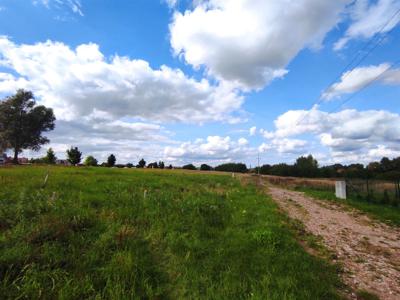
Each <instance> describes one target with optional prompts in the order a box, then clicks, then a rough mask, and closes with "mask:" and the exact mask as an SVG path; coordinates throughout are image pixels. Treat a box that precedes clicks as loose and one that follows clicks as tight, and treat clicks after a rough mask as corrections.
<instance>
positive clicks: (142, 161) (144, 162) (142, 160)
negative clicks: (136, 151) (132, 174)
mask: <svg viewBox="0 0 400 300" xmlns="http://www.w3.org/2000/svg"><path fill="white" fill-rule="evenodd" d="M145 166H146V161H145V160H144V159H143V158H142V159H141V160H140V161H139V163H138V164H137V166H136V167H137V168H144V167H145Z"/></svg>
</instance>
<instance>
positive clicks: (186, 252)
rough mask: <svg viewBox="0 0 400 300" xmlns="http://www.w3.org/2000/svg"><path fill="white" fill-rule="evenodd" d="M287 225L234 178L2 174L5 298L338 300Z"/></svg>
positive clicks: (331, 279) (68, 171) (87, 171)
mask: <svg viewBox="0 0 400 300" xmlns="http://www.w3.org/2000/svg"><path fill="white" fill-rule="evenodd" d="M47 172H49V178H48V182H47V185H46V186H45V187H44V188H42V186H43V181H44V178H45V176H46V174H47ZM145 191H146V192H145ZM284 220H285V218H284V217H283V216H281V215H280V213H279V212H278V209H277V207H276V206H275V204H274V203H273V202H272V201H271V200H270V199H269V198H267V197H266V196H265V195H263V194H260V193H259V192H258V191H257V189H256V188H255V187H254V186H252V185H246V186H243V185H241V184H240V182H239V181H237V180H235V179H232V178H231V177H230V176H221V175H198V174H186V173H183V172H176V171H166V170H163V171H144V170H119V169H106V168H61V167H60V168H58V167H53V168H50V169H48V168H45V167H18V168H8V169H0V298H1V299H17V298H18V299H39V298H42V299H57V298H58V299H247V298H252V299H279V300H280V299H336V298H338V296H337V293H336V290H337V288H338V286H339V285H340V283H339V280H338V277H337V274H336V272H335V269H334V268H333V267H331V266H329V265H328V264H327V263H325V262H324V261H322V260H320V259H317V258H314V257H312V256H310V255H309V254H307V253H306V252H305V251H304V250H303V249H302V248H301V247H300V246H299V245H298V243H297V242H296V241H295V238H294V237H293V235H292V233H291V231H290V230H289V229H288V228H287V225H286V224H285V221H284Z"/></svg>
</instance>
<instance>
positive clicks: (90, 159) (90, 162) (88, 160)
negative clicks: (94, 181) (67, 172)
mask: <svg viewBox="0 0 400 300" xmlns="http://www.w3.org/2000/svg"><path fill="white" fill-rule="evenodd" d="M83 164H84V165H85V166H88V167H96V166H97V164H98V161H97V159H95V158H94V157H93V156H91V155H89V156H88V157H86V158H85V161H84V162H83Z"/></svg>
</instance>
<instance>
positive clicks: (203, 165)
mask: <svg viewBox="0 0 400 300" xmlns="http://www.w3.org/2000/svg"><path fill="white" fill-rule="evenodd" d="M200 170H201V171H211V170H212V167H211V166H209V165H207V164H202V165H201V166H200Z"/></svg>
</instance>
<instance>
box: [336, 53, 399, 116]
mask: <svg viewBox="0 0 400 300" xmlns="http://www.w3.org/2000/svg"><path fill="white" fill-rule="evenodd" d="M399 63H400V60H397V61H396V62H395V63H394V64H392V65H390V66H389V67H387V68H386V69H385V70H384V71H383V72H381V73H380V74H379V75H378V76H376V77H374V78H373V79H372V80H371V81H369V82H368V83H367V84H365V85H364V86H363V87H362V88H361V89H359V90H358V91H356V92H354V93H353V94H352V95H350V96H349V97H348V98H347V99H345V100H344V101H343V102H342V103H341V104H340V105H339V106H337V107H335V108H334V109H332V110H330V111H329V113H332V112H334V111H336V110H337V109H340V108H341V107H342V106H343V105H345V104H346V103H348V102H350V101H351V100H352V99H353V98H354V97H355V96H357V95H358V94H359V93H361V92H362V91H363V90H365V89H366V88H367V87H369V86H371V85H372V84H373V83H374V82H375V81H378V80H380V79H381V78H382V77H383V75H385V74H386V73H387V72H389V71H390V70H391V69H393V67H395V66H396V65H398V64H399Z"/></svg>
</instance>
